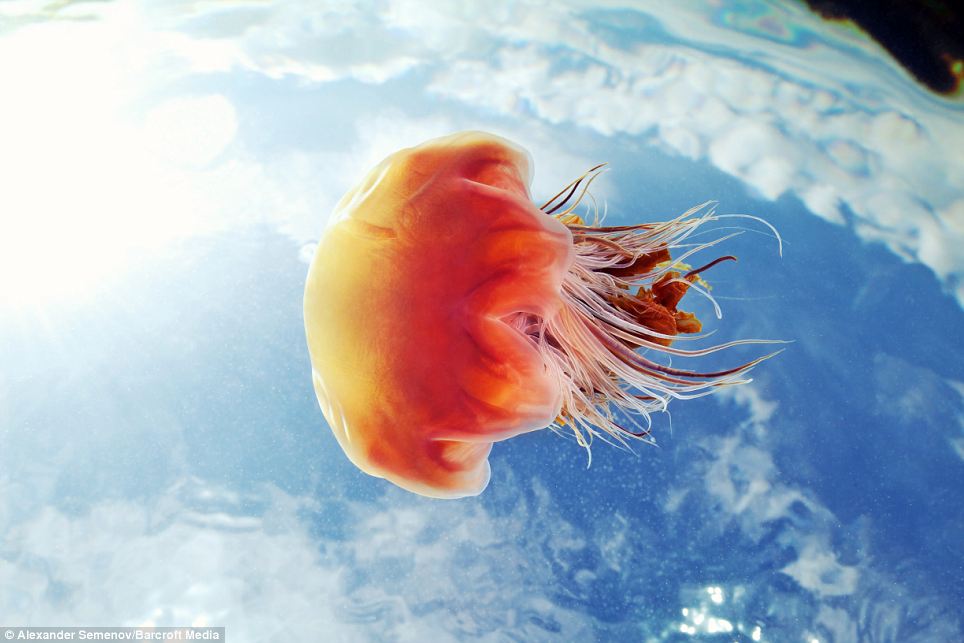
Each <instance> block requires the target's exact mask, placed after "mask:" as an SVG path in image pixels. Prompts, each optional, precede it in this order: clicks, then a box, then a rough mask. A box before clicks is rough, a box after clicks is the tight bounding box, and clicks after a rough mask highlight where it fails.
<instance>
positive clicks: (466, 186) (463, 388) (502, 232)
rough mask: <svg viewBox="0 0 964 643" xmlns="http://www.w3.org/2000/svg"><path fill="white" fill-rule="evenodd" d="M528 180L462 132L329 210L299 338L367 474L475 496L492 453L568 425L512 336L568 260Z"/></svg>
mask: <svg viewBox="0 0 964 643" xmlns="http://www.w3.org/2000/svg"><path fill="white" fill-rule="evenodd" d="M530 177H531V171H530V163H529V158H528V155H527V153H526V152H525V151H524V150H522V149H521V148H519V147H517V146H516V145H514V144H513V143H511V142H509V141H507V140H505V139H502V138H499V137H497V136H494V135H491V134H486V133H482V132H462V133H458V134H453V135H451V136H446V137H443V138H439V139H435V140H432V141H429V142H427V143H424V144H422V145H420V146H418V147H414V148H410V149H404V150H401V151H399V152H396V153H395V154H392V155H391V156H389V157H388V158H387V159H385V160H384V161H382V162H381V163H380V164H379V165H378V166H377V167H376V168H374V169H373V170H372V171H371V172H370V173H369V174H368V176H366V177H365V178H364V179H363V180H362V182H361V183H360V184H359V185H358V186H357V187H356V188H354V189H353V190H351V191H350V192H348V194H346V195H345V196H344V197H343V198H342V199H341V201H340V202H339V203H338V205H337V206H336V208H335V212H334V214H333V215H332V217H331V219H330V223H329V225H328V227H327V229H326V230H325V231H324V233H323V235H322V237H321V240H320V242H319V244H318V248H317V251H316V253H315V256H314V259H313V261H312V264H311V268H310V270H309V273H308V280H307V285H306V288H305V308H304V310H305V327H306V333H307V339H308V347H309V352H310V355H311V364H312V380H313V383H314V388H315V392H316V394H317V397H318V400H319V403H320V405H321V408H322V411H323V413H324V415H325V417H326V419H327V420H328V424H329V425H330V427H331V429H332V432H333V433H334V435H335V437H336V438H337V440H338V443H339V444H340V445H341V447H342V449H343V450H344V451H345V453H346V454H347V455H348V457H349V458H350V459H351V460H352V462H353V463H354V464H355V465H356V466H358V467H359V468H360V469H362V470H363V471H366V472H367V473H370V474H372V475H375V476H379V477H383V478H386V479H388V480H390V481H391V482H393V483H395V484H397V485H399V486H400V487H403V488H405V489H408V490H410V491H414V492H416V493H419V494H422V495H427V496H434V497H447V498H451V497H460V496H466V495H475V494H477V493H479V492H480V491H481V490H482V489H484V488H485V486H486V485H487V483H488V480H489V464H488V455H489V451H490V450H491V445H492V442H494V441H498V440H504V439H506V438H510V437H512V436H515V435H518V434H520V433H523V432H526V431H532V430H535V429H541V428H544V427H546V426H548V425H550V424H551V423H552V422H553V421H554V420H555V419H556V418H557V417H558V416H559V414H560V411H561V406H562V392H561V391H560V389H559V386H558V383H557V382H556V381H555V379H554V378H553V377H552V374H551V373H550V372H549V371H548V370H547V369H546V367H545V363H544V359H543V357H542V355H541V354H540V352H539V351H538V350H537V348H536V346H535V345H534V343H533V342H532V341H531V339H530V338H529V337H528V336H527V335H526V333H525V332H524V331H523V330H521V329H520V328H519V326H518V324H515V325H513V323H512V321H513V320H517V319H519V318H520V317H521V318H525V319H532V320H542V319H546V318H551V317H552V316H553V315H555V314H556V312H557V311H558V310H559V309H560V307H561V306H562V300H561V298H560V289H561V286H562V281H563V278H564V276H565V274H566V272H567V271H568V269H569V267H570V265H571V264H572V262H573V244H572V235H571V233H570V232H569V230H568V229H567V228H566V226H565V225H563V223H561V222H560V221H559V220H558V219H555V218H553V217H550V216H546V214H545V213H544V212H542V211H540V210H539V209H538V208H537V207H536V205H535V204H534V203H533V202H532V200H531V198H530V196H529V189H528V185H529V181H530Z"/></svg>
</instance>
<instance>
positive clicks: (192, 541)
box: [0, 0, 964, 642]
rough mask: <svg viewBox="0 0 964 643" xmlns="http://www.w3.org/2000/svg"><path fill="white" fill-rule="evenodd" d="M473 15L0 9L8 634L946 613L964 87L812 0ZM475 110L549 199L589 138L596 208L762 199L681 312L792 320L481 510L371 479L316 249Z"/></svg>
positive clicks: (1, 366)
mask: <svg viewBox="0 0 964 643" xmlns="http://www.w3.org/2000/svg"><path fill="white" fill-rule="evenodd" d="M494 4H495V5H496V6H492V3H483V2H467V3H429V2H420V1H414V0H411V1H409V0H385V1H382V2H371V3H364V2H359V3H327V2H324V3H322V2H317V3H315V2H312V3H307V2H281V1H274V2H273V1H270V0H268V1H265V2H258V3H249V2H237V3H230V2H187V1H181V2H123V3H120V2H118V3H112V2H59V3H49V2H46V1H44V2H30V1H26V0H16V1H9V0H8V1H4V2H0V93H2V96H3V98H2V100H0V622H2V623H4V624H10V625H14V624H28V623H29V624H32V625H137V624H155V625H158V626H173V625H187V624H197V625H202V624H207V625H216V626H225V627H227V636H228V637H229V639H230V640H232V641H316V640H342V641H359V640H371V641H402V640H412V641H414V640H426V639H428V640H433V641H454V640H467V639H475V638H477V639H481V640H487V641H505V640H516V641H540V640H546V641H549V640H552V641H559V640H566V641H570V640H571V641H589V640H607V641H608V640H627V641H639V640H652V641H683V640H690V639H693V640H746V641H751V640H754V641H755V640H762V641H821V642H824V641H857V640H862V641H869V640H873V641H951V640H960V639H962V638H964V626H962V622H961V612H960V605H961V600H962V598H964V597H962V586H964V550H962V548H961V543H962V542H964V512H962V501H961V490H962V489H964V461H962V460H964V432H962V427H964V359H962V358H961V356H962V348H964V346H962V344H964V335H962V332H961V329H962V328H964V315H962V311H961V304H962V302H964V281H962V275H964V251H962V250H961V249H962V248H964V126H962V123H964V118H962V111H964V109H962V106H961V103H960V102H959V101H957V102H955V101H954V100H950V99H944V98H938V97H935V96H934V95H932V94H929V93H928V92H927V91H926V90H925V89H923V88H921V87H919V86H917V85H916V84H915V83H914V82H913V80H912V79H911V78H910V77H909V76H908V75H907V74H906V73H905V72H904V71H903V70H902V69H901V68H900V67H899V66H898V65H897V64H896V63H894V62H893V61H892V60H891V59H890V58H889V57H888V56H887V55H886V53H885V52H883V50H881V49H880V48H879V47H878V46H877V45H875V44H874V43H873V42H871V41H869V40H867V39H865V38H862V37H861V36H860V35H859V33H858V32H856V31H855V30H853V29H848V28H845V27H842V26H840V25H832V24H827V23H823V22H821V21H820V20H819V19H818V18H817V17H815V16H813V15H812V14H810V13H809V12H808V11H807V10H806V8H805V7H803V5H798V4H795V3H764V2H739V3H729V2H728V3H716V2H679V3H656V2H651V3H650V2H624V3H620V2H601V3H600V2H593V3H589V2H586V3H581V2H556V3H546V4H540V3H522V2H516V3H494ZM671 5H672V6H671ZM462 129H482V130H487V131H491V132H494V133H497V134H500V135H502V136H505V137H507V138H509V139H511V140H515V141H518V142H519V143H520V144H521V145H523V146H524V147H526V148H527V149H529V150H530V151H531V152H532V155H533V158H534V162H535V179H534V183H533V189H532V192H533V197H534V199H535V200H536V201H537V202H541V201H542V200H544V199H545V198H548V197H550V196H552V194H554V193H555V192H556V191H557V190H558V188H559V187H560V186H562V185H565V184H566V183H568V182H569V181H570V180H571V179H572V178H573V177H576V176H578V175H580V174H581V173H582V172H584V171H585V170H586V169H587V168H590V167H592V166H594V165H595V164H597V163H599V162H603V161H607V162H609V164H610V166H609V167H610V168H611V170H610V171H609V172H608V173H606V174H604V175H603V176H602V177H600V179H599V180H598V181H597V182H596V183H594V185H593V193H594V194H595V196H596V198H597V201H598V202H599V203H600V204H602V203H605V205H606V207H607V208H608V219H607V221H608V222H610V223H612V224H616V225H618V224H628V223H633V222H639V221H645V220H666V219H668V218H670V217H673V216H676V215H678V214H680V213H682V212H684V211H685V210H687V209H689V208H690V207H691V206H693V205H696V204H698V203H702V202H704V201H707V200H710V199H715V200H717V201H719V206H718V211H719V212H721V213H748V214H753V215H756V216H761V217H764V218H766V219H767V220H768V221H770V222H771V223H772V224H773V225H775V226H776V227H777V228H779V230H780V232H781V234H782V236H783V239H784V241H785V246H784V256H783V258H782V259H781V258H780V257H779V256H778V254H777V252H776V247H775V243H774V242H773V240H772V239H771V238H769V237H767V236H763V235H761V234H759V233H756V232H752V231H748V232H746V233H745V234H743V235H741V236H739V237H737V238H735V239H733V240H732V241H731V242H729V245H728V246H727V248H726V252H727V253H733V254H735V255H738V256H739V265H733V264H732V262H730V263H725V264H721V265H719V266H717V267H715V268H714V269H713V271H712V272H711V273H709V274H708V275H707V278H708V279H709V281H710V283H711V285H712V287H713V295H714V296H715V297H716V298H717V300H718V301H719V302H720V304H721V305H722V306H723V312H724V316H723V319H722V320H719V321H717V320H716V319H715V317H714V315H713V312H712V308H711V307H710V306H709V304H708V303H707V302H706V301H705V300H703V299H701V298H699V297H696V296H693V295H692V294H691V295H688V296H687V298H686V299H684V303H685V308H686V309H687V310H693V311H695V312H697V313H698V314H700V315H701V317H702V318H704V319H705V320H707V321H708V324H707V327H708V329H710V330H716V335H715V336H714V337H715V339H718V340H720V341H726V340H730V339H735V338H738V337H745V336H752V337H773V338H781V339H787V340H793V344H791V345H789V348H788V350H787V351H786V352H785V353H783V354H782V355H780V357H779V358H778V359H775V360H771V361H770V362H767V363H766V364H764V365H762V366H761V367H760V368H758V369H757V370H756V371H754V376H755V381H754V382H753V383H752V384H750V385H748V386H745V387H741V388H735V389H729V390H728V391H725V392H724V393H723V394H720V395H717V396H714V397H710V398H702V399H699V400H694V401H689V402H685V403H679V404H676V403H674V404H673V405H671V407H670V409H671V411H672V415H671V416H669V415H665V414H661V415H657V416H655V417H654V427H653V430H654V437H655V438H656V440H657V442H658V444H659V446H658V447H647V446H643V445H640V446H639V447H638V448H636V449H635V453H629V452H626V451H621V450H618V449H616V448H612V447H610V446H608V445H605V444H596V445H595V446H594V448H593V462H592V466H591V468H589V469H587V468H586V457H585V452H584V451H583V450H581V449H580V448H579V447H578V446H577V445H576V444H575V443H574V442H572V441H570V440H566V439H564V438H562V437H559V436H556V435H553V434H552V433H550V432H547V431H540V432H536V433H532V434H528V435H525V436H522V437H519V438H517V439H514V440H512V441H510V442H505V443H499V444H496V445H495V448H494V450H493V453H492V458H491V461H492V469H493V477H492V482H491V484H490V486H489V488H488V490H487V491H486V492H485V493H484V494H483V495H481V496H479V497H477V498H468V499H463V500H458V501H449V502H439V501H432V500H428V499H424V498H420V497H417V496H414V495H411V494H408V493H405V492H403V491H400V490H397V489H395V488H393V487H391V486H390V485H388V484H387V483H385V482H384V481H381V480H378V479H375V478H371V477H369V476H366V475H364V474H362V473H360V472H358V471H357V470H356V469H355V468H354V467H353V466H352V465H351V464H350V463H349V462H348V461H347V460H346V459H345V457H344V456H343V454H342V452H341V450H340V449H339V448H338V446H337V444H336V442H335V440H334V438H333V437H332V435H331V433H330V431H329V430H328V428H327V427H326V426H325V425H324V420H323V418H322V415H321V413H320V412H319V410H318V407H317V403H316V401H315V399H314V395H313V393H312V390H311V378H310V368H309V364H308V355H307V351H306V349H305V338H304V331H303V328H302V320H301V297H302V292H303V289H304V276H305V273H306V271H307V263H306V261H307V258H309V257H310V256H311V253H312V252H313V249H314V246H313V243H314V241H315V240H317V238H318V236H319V234H320V232H321V230H322V229H323V227H324V225H325V221H326V218H327V216H328V213H329V212H330V211H331V209H332V207H333V205H334V204H335V202H336V201H337V200H338V198H339V197H340V196H341V194H343V193H344V192H345V191H346V190H347V189H348V188H349V187H351V186H352V185H353V184H355V183H356V182H357V180H358V179H359V178H360V177H361V176H362V175H363V174H364V173H365V171H367V169H368V168H370V167H372V166H374V165H375V164H376V163H377V162H378V161H379V160H380V159H381V158H383V157H384V156H385V155H387V154H388V153H390V152H392V151H394V150H396V149H399V148H401V147H405V146H409V145H414V144H417V143H419V142H421V141H423V140H426V139H428V138H431V137H434V136H439V135H443V134H447V133H450V132H453V131H457V130H462ZM739 356H747V357H749V356H751V355H750V353H749V352H748V353H745V354H744V353H741V354H740V355H739ZM723 634H725V638H717V637H719V636H721V635H723Z"/></svg>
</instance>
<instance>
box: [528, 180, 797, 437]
mask: <svg viewBox="0 0 964 643" xmlns="http://www.w3.org/2000/svg"><path fill="white" fill-rule="evenodd" d="M602 167H603V166H596V167H594V168H592V169H590V170H589V171H588V172H587V173H586V174H584V175H583V176H582V177H580V178H579V179H577V180H576V181H574V182H573V183H572V184H570V185H571V187H569V186H567V188H568V189H564V190H563V191H561V192H560V193H559V194H557V195H556V196H555V197H553V199H550V200H549V201H548V202H547V203H546V204H544V205H543V206H542V210H543V211H544V212H546V214H549V215H551V216H555V217H557V218H558V219H560V220H561V221H562V222H564V223H565V224H566V225H567V227H568V228H569V229H570V231H571V232H572V234H573V243H574V246H575V249H576V259H575V262H574V264H573V266H572V268H571V269H570V270H569V272H568V273H567V275H566V277H565V279H564V281H563V288H562V300H563V302H564V303H563V307H562V310H561V312H560V314H559V315H557V316H555V317H553V318H549V319H547V320H546V321H545V328H544V329H543V331H542V333H541V334H540V335H539V341H538V345H539V348H540V351H541V352H542V354H543V356H544V359H545V362H546V364H547V365H548V368H549V370H550V371H551V372H552V373H553V376H554V377H555V378H556V380H557V381H559V382H560V388H561V389H562V390H563V396H564V401H563V407H562V412H561V413H560V415H559V417H558V418H557V419H556V422H555V423H554V424H553V428H554V429H560V428H562V427H568V428H569V429H570V430H571V431H572V432H573V433H574V435H575V437H576V440H577V441H578V442H579V444H580V445H582V446H584V447H586V448H587V450H588V448H589V446H590V444H591V442H592V439H593V438H594V437H601V438H603V439H608V438H612V439H613V440H615V441H616V442H617V443H619V444H626V441H627V439H632V438H636V439H643V440H645V441H648V442H652V441H653V440H652V433H651V422H650V415H651V414H652V413H654V412H660V411H664V410H666V408H667V406H668V404H669V402H670V400H671V399H674V398H675V399H691V398H695V397H700V396H703V395H707V394H709V393H712V392H713V390H714V389H716V388H719V387H722V386H732V385H737V384H743V383H746V382H748V381H749V379H748V378H747V377H746V374H747V372H748V371H749V370H750V369H752V368H753V367H754V366H756V365H757V364H759V363H760V362H762V361H764V360H766V359H769V358H771V357H773V356H774V355H776V354H777V353H778V352H779V351H776V352H773V353H770V354H767V355H764V356H762V357H758V358H756V359H753V360H750V361H748V362H745V363H743V364H739V365H737V366H734V367H732V368H728V369H724V370H717V371H697V370H690V369H682V368H675V367H671V366H668V365H665V364H661V363H659V362H658V361H656V360H655V359H649V358H648V357H645V356H644V355H643V354H640V352H638V350H639V349H643V350H644V351H646V352H650V353H655V354H665V355H669V356H676V357H680V358H684V359H685V358H696V357H702V356H705V355H709V354H711V353H714V352H717V351H721V350H726V349H728V348H731V347H734V346H738V345H741V344H759V343H780V342H774V341H772V340H753V339H750V340H737V341H732V342H727V343H724V344H718V345H715V346H709V347H705V348H701V349H696V350H687V349H682V348H678V347H674V346H672V345H671V342H673V341H675V340H678V339H698V338H701V336H700V335H698V333H699V332H700V331H701V330H702V324H701V323H700V322H699V321H698V320H697V319H696V317H695V316H694V315H692V314H690V313H686V312H683V311H679V310H678V309H677V304H678V303H679V302H680V300H681V299H682V297H683V295H684V294H685V293H686V292H687V290H689V289H690V288H693V289H695V290H698V291H699V292H700V293H702V294H704V295H705V296H707V297H708V298H709V299H710V301H711V302H712V304H713V306H714V309H715V311H716V313H717V316H721V312H720V309H719V306H718V304H717V303H716V301H715V300H713V298H712V296H711V295H710V294H709V292H708V291H707V290H705V289H702V288H700V287H699V286H697V285H696V284H695V282H696V281H697V280H698V279H699V275H700V274H701V273H703V272H705V271H707V270H709V269H711V268H713V267H714V266H716V265H717V264H719V263H721V262H723V261H733V260H736V257H734V256H732V255H723V256H720V257H717V258H715V259H713V260H712V261H710V262H708V263H706V264H704V265H702V266H700V267H698V268H694V269H689V270H686V272H682V273H681V272H680V269H679V268H680V266H683V265H685V264H684V263H683V262H684V261H686V260H687V259H689V258H690V257H691V256H692V255H695V254H696V253H698V252H701V251H704V250H707V249H710V248H712V247H713V246H715V245H717V244H720V243H722V242H724V241H726V240H727V239H729V238H731V237H733V236H735V234H739V233H734V234H727V235H723V236H721V237H718V238H716V239H713V240H711V241H706V242H702V243H696V244H693V243H687V241H688V238H689V237H691V236H692V235H693V234H694V233H695V232H696V231H697V230H698V229H699V228H700V227H702V226H704V225H705V224H707V223H709V222H712V221H716V220H718V219H720V218H722V217H720V216H718V215H716V213H715V209H714V207H713V206H714V204H713V203H704V204H702V205H700V206H697V207H695V208H693V209H691V210H690V211H688V212H686V213H684V214H682V215H680V216H679V217H677V218H675V219H672V220H670V221H666V222H660V223H645V224H639V225H628V226H609V227H605V226H602V225H599V224H598V222H596V223H595V224H593V225H587V224H586V223H585V222H583V220H582V219H581V218H580V217H578V216H576V215H575V214H574V210H575V208H576V206H577V205H578V204H579V202H580V201H581V200H582V198H583V197H584V196H585V195H587V194H588V187H589V185H590V184H591V183H592V181H593V179H594V178H595V177H597V176H598V175H599V172H600V171H601V169H602ZM580 186H582V188H581V191H577V189H578V188H580ZM574 195H575V196H576V198H575V199H573V197H574ZM570 200H572V201H573V202H572V204H571V205H569V204H568V202H569V201H570ZM564 205H568V207H566V208H565V209H562V206H564ZM750 218H755V217H750ZM771 230H772V231H773V232H774V233H776V231H775V230H773V229H772V227H771ZM777 238H778V239H779V235H777ZM677 250H682V254H680V255H679V256H678V257H677V258H676V259H675V260H674V259H672V258H671V256H672V254H673V252H675V251H677ZM681 335H691V337H681ZM616 409H619V410H622V411H623V412H624V413H623V415H624V417H625V418H626V419H625V420H622V422H628V423H629V424H630V425H631V427H632V428H627V427H625V426H623V424H621V423H620V422H617V420H616V414H615V413H614V410H616Z"/></svg>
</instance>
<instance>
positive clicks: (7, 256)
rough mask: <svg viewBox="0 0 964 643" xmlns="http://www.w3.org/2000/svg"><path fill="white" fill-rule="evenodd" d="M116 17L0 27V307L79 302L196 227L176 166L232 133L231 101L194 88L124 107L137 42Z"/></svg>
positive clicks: (185, 166) (137, 60) (188, 190)
mask: <svg viewBox="0 0 964 643" xmlns="http://www.w3.org/2000/svg"><path fill="white" fill-rule="evenodd" d="M129 27H130V25H129V24H125V22H124V21H123V20H118V19H116V17H115V19H112V20H105V21H100V22H94V23H89V24H76V23H72V24H56V23H48V24H43V25H36V26H29V27H25V28H22V29H20V30H19V31H16V32H14V33H12V34H8V35H5V36H4V37H3V38H2V39H0V78H2V79H3V84H4V94H5V96H7V97H8V98H6V99H5V100H3V101H0V141H2V142H3V143H2V145H0V177H2V183H3V189H2V190H0V221H2V228H0V230H2V232H0V307H2V308H8V309H9V308H15V309H19V308H36V307H43V306H46V305H49V304H52V303H60V302H71V301H79V300H87V299H89V298H90V297H91V296H92V295H94V294H95V293H96V292H97V291H98V290H99V289H100V288H102V287H103V286H105V285H107V284H109V283H110V282H111V281H112V280H113V278H115V277H119V276H123V274H124V273H126V272H127V271H128V270H129V269H130V267H131V266H132V265H133V264H134V262H135V261H137V260H138V258H140V257H143V256H145V254H148V253H150V252H152V251H154V250H156V249H157V248H158V247H159V246H161V245H163V244H166V243H168V242H169V241H170V240H171V239H173V238H176V237H179V236H183V235H185V234H191V233H192V231H194V230H195V229H196V228H197V227H198V226H199V225H200V222H199V221H200V216H199V213H198V212H196V209H197V208H193V207H192V204H193V202H194V201H195V199H194V197H195V196H196V195H195V194H194V192H196V190H197V187H196V182H195V183H192V182H191V181H189V180H186V179H185V177H186V176H189V174H190V173H191V172H194V171H197V170H198V169H199V168H202V167H204V166H205V165H207V164H209V163H210V162H211V161H212V160H213V159H214V158H216V157H217V156H218V155H219V154H220V153H221V151H222V150H223V149H224V147H225V146H226V145H227V144H228V143H230V141H231V140H232V139H233V137H234V133H235V130H236V121H235V116H234V110H233V107H232V106H231V104H230V102H228V101H227V100H226V99H224V98H223V97H221V96H206V97H200V98H193V97H192V98H175V99H170V100H165V101H163V102H162V103H161V104H160V105H158V106H156V107H153V108H150V107H149V108H148V109H147V110H146V113H145V114H139V113H137V112H136V111H135V110H133V109H132V108H131V107H130V106H131V105H132V104H134V103H135V101H137V100H142V101H143V99H142V96H143V95H144V93H145V90H146V88H145V87H144V85H143V83H144V81H143V80H142V76H143V75H142V73H141V72H142V69H141V68H142V67H143V66H144V61H143V58H144V57H145V56H147V55H148V54H147V53H145V52H146V51H147V49H146V48H144V47H140V48H138V47H137V46H135V45H134V43H133V42H132V35H131V30H130V29H129ZM11 97H13V100H10V98H11Z"/></svg>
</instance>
